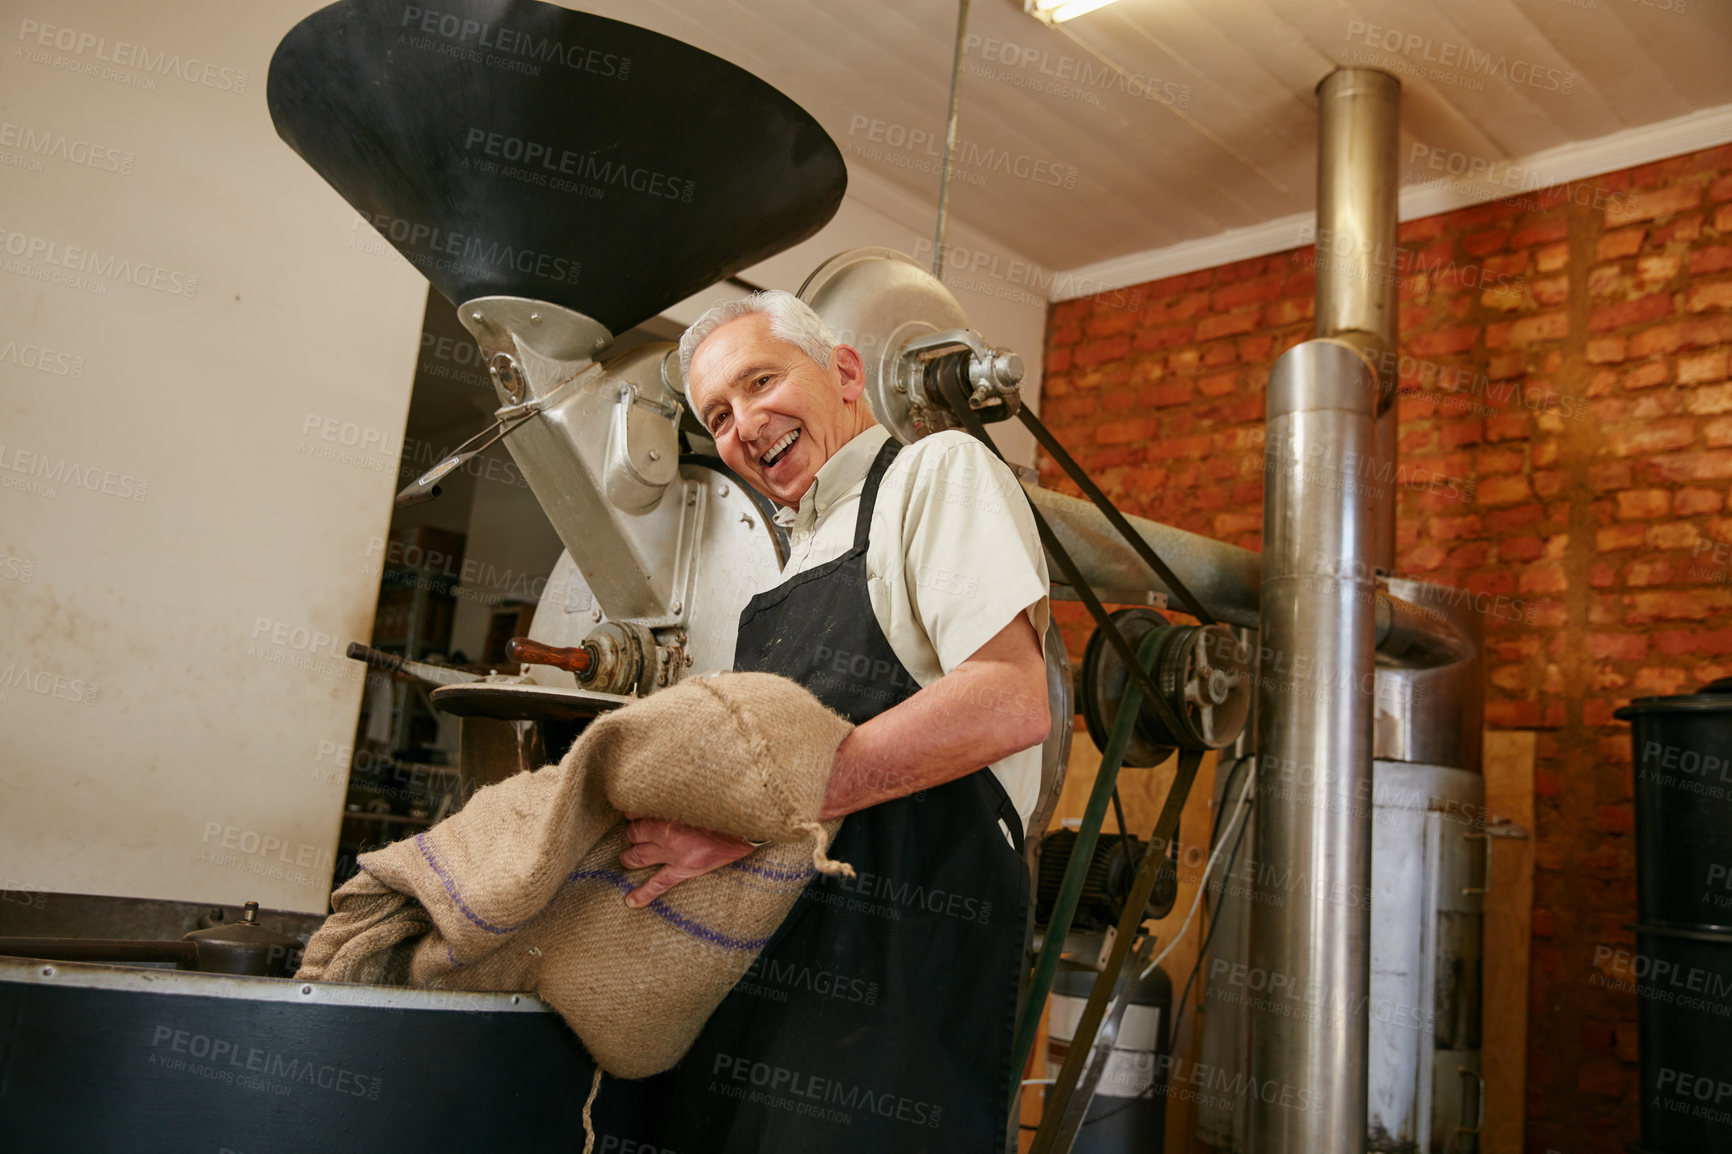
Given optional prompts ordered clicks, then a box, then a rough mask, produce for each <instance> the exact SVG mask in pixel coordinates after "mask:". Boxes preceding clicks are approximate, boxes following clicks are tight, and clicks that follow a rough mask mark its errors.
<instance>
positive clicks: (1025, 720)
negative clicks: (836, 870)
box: [820, 616, 1051, 819]
mask: <svg viewBox="0 0 1732 1154" xmlns="http://www.w3.org/2000/svg"><path fill="white" fill-rule="evenodd" d="M1019 623H1020V629H1019V628H1018V627H1017V626H1018V624H1019ZM1050 729H1051V717H1050V712H1049V710H1048V709H1047V701H1046V666H1045V661H1044V658H1043V657H1042V655H1041V651H1040V648H1039V645H1038V643H1037V642H1036V640H1035V636H1034V628H1033V627H1032V626H1031V625H1029V623H1028V619H1027V618H1026V617H1023V616H1019V617H1018V618H1017V621H1016V622H1013V623H1012V625H1011V626H1009V627H1007V628H1006V629H1005V631H1004V632H1003V633H1000V634H999V636H998V637H996V638H994V639H993V640H992V641H990V642H988V643H987V644H986V645H985V646H983V647H982V648H981V650H980V652H978V653H977V654H975V655H974V656H973V657H971V658H969V660H967V661H965V662H963V663H962V664H961V665H959V666H957V667H956V668H955V669H953V670H952V671H951V672H949V673H947V674H946V675H944V676H943V677H941V678H939V679H938V680H937V681H934V682H933V683H932V684H931V685H928V686H926V687H925V688H924V689H922V690H920V691H919V692H918V693H916V694H914V696H912V697H910V698H909V699H908V700H907V701H904V702H902V703H901V704H899V705H896V706H894V707H892V708H890V709H887V710H885V711H884V712H883V713H881V714H879V715H878V716H877V717H874V718H872V719H871V720H870V721H868V722H866V723H865V724H863V725H861V726H859V727H858V728H856V729H855V730H854V731H853V732H852V733H850V734H849V735H848V738H847V740H845V741H844V742H843V743H842V745H841V748H839V749H838V750H837V751H836V763H835V766H834V768H832V770H831V771H830V784H829V788H828V789H827V790H826V791H825V794H824V808H823V812H822V813H821V814H820V816H821V817H823V818H826V819H828V818H832V817H840V816H841V815H843V814H847V813H853V812H854V811H856V810H861V809H865V808H867V807H868V806H873V805H878V804H879V803H881V802H886V801H890V800H891V799H893V798H898V797H905V796H907V795H908V794H911V793H918V792H919V791H920V790H923V789H931V788H933V787H934V786H939V785H943V784H944V783H945V782H947V781H954V780H955V779H957V778H959V777H962V776H964V775H966V774H969V773H972V772H973V771H975V770H977V769H979V768H981V767H982V766H985V765H990V764H991V763H993V762H995V761H998V760H999V759H1000V758H1003V757H1008V756H1009V755H1010V754H1013V753H1017V752H1019V751H1021V750H1024V749H1027V748H1029V747H1030V746H1032V745H1036V744H1039V743H1040V742H1041V741H1043V740H1045V738H1046V736H1047V733H1048V732H1049V731H1050Z"/></svg>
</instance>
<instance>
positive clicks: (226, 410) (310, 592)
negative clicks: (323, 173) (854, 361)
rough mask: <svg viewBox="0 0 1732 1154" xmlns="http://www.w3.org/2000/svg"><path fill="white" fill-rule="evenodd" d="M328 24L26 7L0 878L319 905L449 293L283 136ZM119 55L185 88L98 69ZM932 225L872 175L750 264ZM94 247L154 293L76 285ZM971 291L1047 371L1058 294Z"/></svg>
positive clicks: (3, 536) (21, 21) (966, 233)
mask: <svg viewBox="0 0 1732 1154" xmlns="http://www.w3.org/2000/svg"><path fill="white" fill-rule="evenodd" d="M318 6H319V5H318V3H317V2H316V0H258V2H251V0H249V2H247V3H236V2H234V0H172V2H171V0H148V2H141V0H55V2H54V3H52V4H49V3H42V2H40V0H37V2H35V3H23V2H21V0H0V44H5V45H8V46H9V49H8V50H7V51H5V52H4V54H3V55H0V205H4V206H5V207H4V212H0V230H4V231H3V232H0V798H3V799H4V801H3V802H0V889H36V890H47V891H71V892H83V893H101V894H116V895H123V896H135V897H155V898H171V899H186V900H199V901H222V902H238V901H243V900H246V899H249V898H251V899H257V900H259V901H260V902H262V903H264V904H265V905H266V906H269V907H279V908H285V909H295V910H322V909H323V908H324V905H325V896H326V893H327V892H328V883H329V876H330V867H331V860H332V855H333V852H334V848H335V844H336V837H337V830H338V825H339V821H340V814H341V809H342V800H343V793H344V784H343V783H344V779H345V773H344V771H343V769H342V767H341V765H340V764H339V763H338V762H337V760H336V758H335V753H334V751H335V749H336V747H338V746H342V745H346V744H347V743H348V742H349V741H350V739H351V737H352V734H353V731H354V724H355V717H356V713H357V710H358V707H359V703H360V693H361V669H360V667H359V666H358V665H356V664H354V663H352V662H349V661H347V660H345V659H344V657H343V655H342V654H343V648H344V645H345V644H346V642H347V641H349V640H350V639H355V638H365V637H367V636H369V635H370V632H371V620H372V614H373V609H374V604H375V600H376V596H377V589H378V580H379V574H380V569H381V562H382V556H383V555H382V552H381V550H380V548H379V544H378V543H379V542H380V540H381V539H382V538H383V537H384V535H385V532H386V526H387V524H388V522H389V519H390V511H391V496H392V494H393V493H394V491H395V490H396V488H397V486H398V478H397V458H398V453H399V451H400V450H401V448H402V438H403V428H404V418H405V413H406V411H407V406H408V400H409V392H410V383H411V379H412V373H413V368H414V364H415V357H416V353H417V346H418V342H419V337H420V332H421V321H422V309H423V303H424V301H425V299H426V297H425V294H426V282H425V281H424V280H423V279H422V278H421V277H420V276H419V274H417V273H416V272H415V271H414V270H413V269H412V268H411V267H410V266H409V265H408V264H407V263H406V262H405V261H403V260H402V259H401V258H399V257H398V256H397V255H396V254H395V253H394V252H393V251H392V250H391V249H390V248H389V247H388V246H387V245H386V244H385V243H384V242H383V241H382V240H380V239H379V238H378V237H377V236H376V235H375V234H373V233H372V232H371V231H370V230H368V229H367V228H366V226H364V225H361V224H360V223H359V221H358V218H357V217H356V215H355V214H354V213H353V212H352V211H350V210H349V209H348V208H347V206H345V205H344V204H343V203H342V202H341V200H340V199H339V198H338V197H337V195H336V194H335V193H334V192H332V191H331V190H330V189H329V188H328V187H327V186H326V185H325V184H324V183H323V181H322V180H320V179H319V177H318V176H316V175H315V174H314V173H313V172H312V170H311V169H309V168H308V167H307V166H306V165H305V164H303V163H302V162H301V160H300V159H299V158H298V157H296V156H295V155H294V154H293V152H291V151H290V150H289V149H288V147H287V146H286V145H284V144H282V142H281V141H280V140H279V139H278V138H277V136H276V134H275V131H274V130H273V128H272V126H271V123H270V118H269V116H268V114H267V112H266V109H265V100H264V84H265V72H266V67H267V64H268V61H269V59H270V54H271V52H272V51H273V50H274V48H275V46H276V44H277V42H278V40H279V39H280V38H281V37H282V35H283V34H284V33H285V32H286V31H287V30H288V29H289V28H290V27H291V26H292V25H293V24H294V23H295V21H297V20H298V19H300V18H301V17H302V16H304V15H305V14H307V13H308V12H310V11H312V10H313V9H314V8H316V7H318ZM43 37H45V38H46V41H47V42H46V43H42V42H40V40H41V38H43ZM122 41H123V42H126V43H128V44H131V45H142V46H144V47H145V48H147V49H148V50H149V52H150V54H151V56H152V57H153V58H154V57H155V55H156V54H157V53H159V52H160V53H162V54H163V56H162V58H161V59H163V61H164V62H165V63H167V62H169V61H175V62H177V63H178V64H179V66H180V67H181V69H183V70H184V71H185V72H186V73H187V74H189V75H191V76H192V77H193V79H192V80H188V79H184V78H183V77H182V76H181V75H180V74H177V73H174V72H162V71H158V72H151V71H148V70H147V69H145V68H141V67H138V66H137V65H136V62H133V63H132V64H130V65H129V64H128V63H127V62H125V61H123V62H121V63H113V62H108V61H104V60H101V59H98V57H99V56H113V55H114V54H115V45H116V43H117V42H122ZM192 61H196V62H197V66H196V67H195V66H194V65H193V64H192V63H191V62H192ZM205 65H211V66H212V67H211V68H209V69H207V68H206V67H205ZM44 141H46V143H45V144H44V143H43V142H44ZM32 144H36V145H40V147H41V149H42V150H41V151H32V150H31V149H32ZM81 161H82V163H81ZM932 223H933V221H932V208H931V206H930V205H927V204H924V203H920V202H918V201H917V200H916V199H915V198H911V197H908V196H907V195H906V194H904V193H902V192H900V191H898V190H896V189H894V188H891V187H889V186H887V185H885V184H883V182H880V181H873V180H868V179H861V180H857V181H856V184H855V187H854V188H853V189H852V190H851V193H850V196H849V199H848V201H847V202H845V204H844V206H843V209H842V211H841V212H840V213H839V214H838V216H837V218H836V220H835V221H833V222H832V223H831V225H830V226H828V227H827V228H826V229H825V230H824V231H823V233H821V234H820V235H819V236H818V237H816V238H814V239H813V240H811V241H808V242H806V243H805V244H803V245H800V246H798V247H797V248H796V249H794V250H792V251H791V252H789V253H786V254H783V255H782V256H779V257H777V258H775V259H774V260H771V261H767V262H765V263H764V264H762V265H760V266H758V267H756V268H754V269H750V270H747V271H746V272H745V273H744V274H743V275H745V276H746V277H747V278H748V279H750V280H753V281H754V282H755V283H759V284H765V285H770V286H774V287H783V288H788V289H796V288H798V287H799V284H800V282H801V281H802V280H804V279H805V276H806V274H807V273H809V272H810V271H811V270H812V269H813V268H814V267H816V265H817V264H818V263H819V262H820V261H822V260H823V259H824V258H826V257H828V256H830V255H831V254H833V253H835V252H837V251H840V250H842V249H845V248H851V247H855V246H857V245H865V244H871V245H885V246H888V247H893V248H898V249H902V250H905V251H906V250H917V249H918V248H919V246H920V244H921V242H922V240H923V239H925V238H929V237H930V236H931V230H932ZM952 240H953V242H954V243H955V244H957V245H960V246H965V247H966V248H967V250H968V251H969V252H970V254H972V253H975V252H980V253H987V252H991V253H992V254H993V255H994V256H995V257H996V258H997V259H999V260H1001V261H1004V262H1009V261H1014V260H1015V259H1017V257H1016V255H1015V254H1014V253H1010V252H1008V250H1004V249H1003V248H1002V246H996V245H994V244H992V243H991V242H990V241H988V240H986V239H985V238H982V237H980V236H978V235H976V234H974V233H972V231H971V230H969V229H968V228H967V226H966V225H965V224H963V223H962V222H953V223H952ZM75 248H76V249H77V250H80V251H77V252H75V251H74V249H75ZM90 254H94V260H95V262H96V263H97V264H98V265H99V266H100V265H103V264H107V263H108V262H109V261H110V258H115V260H116V261H122V260H123V261H126V262H129V263H128V265H126V266H124V268H130V269H131V270H134V275H135V276H136V279H137V281H139V282H141V283H133V282H132V281H129V280H128V279H126V274H125V272H124V271H122V272H120V276H119V277H118V279H116V278H110V277H105V276H103V275H102V274H101V272H100V271H97V272H92V271H84V272H80V273H77V274H76V276H74V275H72V274H71V273H70V272H69V270H68V268H67V267H65V266H67V265H73V266H78V265H80V263H81V262H84V261H87V260H89V259H92V258H91V257H90ZM971 259H972V256H971ZM110 267H111V268H113V269H114V270H117V271H119V270H122V268H123V266H121V265H119V264H118V263H116V264H113V265H111V266H110ZM997 267H998V268H999V269H1002V268H1004V267H1005V266H1004V265H1003V264H1001V265H999V266H997ZM80 278H81V279H80ZM195 278H196V281H195ZM970 283H971V284H974V285H976V286H977V288H978V291H975V290H971V289H968V288H962V289H960V290H959V291H958V293H957V295H958V298H959V300H960V301H961V302H962V304H963V306H964V308H965V309H966V310H967V311H968V313H969V315H970V318H971V320H972V322H973V324H974V325H975V327H976V328H978V329H979V330H981V331H982V332H983V333H985V334H986V336H987V337H988V338H989V339H991V340H993V341H995V342H997V343H1000V344H1005V345H1009V346H1011V347H1013V348H1015V349H1017V350H1019V351H1021V352H1022V353H1023V355H1024V357H1025V358H1026V360H1027V362H1028V364H1029V367H1030V370H1031V377H1033V376H1037V375H1038V368H1039V361H1040V353H1041V348H1042V342H1043V337H1044V324H1045V306H1044V303H1043V302H1040V301H1039V300H1037V299H1036V298H1035V297H1034V296H1032V295H1030V294H1025V293H1022V292H1021V290H1020V289H1019V288H1018V287H1017V286H1016V285H1015V283H1014V278H1012V279H1010V280H1007V279H1005V278H1004V277H1003V276H1002V275H998V276H996V277H994V276H993V275H992V274H990V273H989V274H987V275H986V276H985V277H974V278H971V279H970ZM195 285H196V287H195ZM702 297H703V294H700V298H702ZM707 303H709V301H708V299H699V300H697V301H696V302H695V303H694V302H687V304H686V305H683V306H681V307H680V308H677V309H674V310H671V312H670V315H672V316H673V317H674V319H677V320H681V321H682V322H689V321H690V320H691V319H692V318H693V317H695V315H696V312H697V311H698V310H699V309H701V307H702V305H704V304H707ZM1032 383H1033V382H1032V381H1031V384H1032ZM1030 392H1031V393H1032V392H1033V389H1032V388H1031V390H1030ZM1006 434H1007V435H1006V437H1005V438H1004V443H1005V444H1006V447H1007V451H1008V452H1009V453H1010V454H1011V456H1012V457H1013V459H1016V460H1020V461H1022V462H1024V463H1027V462H1030V461H1031V460H1032V456H1033V453H1032V449H1031V447H1030V446H1029V444H1028V441H1027V438H1026V437H1025V436H1024V435H1023V434H1022V433H1021V432H1020V429H1011V428H1008V427H1007V428H1006ZM495 496H498V495H497V494H495ZM487 504H488V503H487V502H485V501H478V502H477V507H476V516H477V517H481V516H483V515H489V516H491V517H492V518H494V521H493V525H494V527H495V528H496V529H498V530H500V531H503V532H509V531H510V527H511V524H512V522H511V520H510V518H508V517H505V516H504V514H503V511H502V510H499V509H492V508H491V507H490V506H489V507H488V508H483V506H484V505H487ZM519 512H522V511H521V510H519ZM483 537H485V534H484V533H481V532H479V526H478V525H477V524H476V523H475V522H474V521H473V520H472V523H471V539H472V544H473V545H474V546H477V547H487V551H488V552H490V553H491V552H495V551H497V549H498V548H503V544H502V543H500V542H493V543H492V547H488V546H489V543H488V542H487V541H485V540H483V539H482V538H483ZM524 544H525V545H526V546H528V548H529V549H530V550H531V551H534V550H538V549H542V548H544V543H543V544H531V543H530V542H528V541H525V542H524ZM507 552H509V550H507ZM465 624H468V623H467V622H466V623H465Z"/></svg>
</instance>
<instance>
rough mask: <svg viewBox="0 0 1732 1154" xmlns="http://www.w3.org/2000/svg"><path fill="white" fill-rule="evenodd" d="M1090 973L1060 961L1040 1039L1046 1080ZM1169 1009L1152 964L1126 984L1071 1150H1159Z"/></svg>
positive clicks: (1059, 1060)
mask: <svg viewBox="0 0 1732 1154" xmlns="http://www.w3.org/2000/svg"><path fill="white" fill-rule="evenodd" d="M1097 976H1098V975H1097V974H1096V973H1095V972H1094V971H1093V970H1086V969H1071V968H1068V967H1067V968H1064V969H1061V970H1059V972H1058V974H1057V975H1056V976H1055V977H1054V978H1053V983H1052V1000H1051V1003H1050V1007H1051V1008H1050V1012H1049V1017H1048V1019H1047V1042H1046V1076H1047V1077H1049V1078H1056V1077H1058V1073H1059V1069H1060V1067H1062V1066H1063V1065H1064V1059H1065V1055H1066V1054H1067V1053H1068V1052H1069V1050H1070V1042H1071V1037H1072V1035H1074V1034H1075V1032H1076V1025H1077V1022H1078V1020H1079V1019H1081V1017H1082V1013H1083V1007H1084V1006H1085V1005H1087V1004H1088V999H1089V991H1090V990H1091V989H1093V988H1094V984H1095V978H1096V977H1097ZM1129 978H1130V975H1126V976H1125V977H1121V978H1120V979H1119V984H1118V987H1117V989H1116V990H1115V992H1118V991H1122V990H1123V989H1124V986H1125V982H1126V981H1127V980H1128V979H1129ZM1172 1009H1173V983H1172V981H1171V980H1170V979H1169V978H1168V977H1167V973H1166V971H1165V970H1162V969H1160V968H1159V967H1156V968H1155V969H1154V971H1153V972H1151V973H1150V974H1149V976H1148V977H1146V978H1143V979H1141V980H1140V981H1133V982H1132V985H1131V990H1130V1004H1129V1005H1128V1006H1126V1007H1125V1019H1124V1022H1123V1024H1121V1025H1120V1027H1119V1035H1118V1038H1117V1040H1116V1042H1115V1043H1114V1045H1113V1052H1112V1057H1110V1058H1108V1059H1107V1066H1106V1069H1105V1070H1104V1071H1102V1073H1101V1080H1100V1085H1099V1086H1098V1087H1097V1089H1096V1090H1095V1099H1094V1101H1093V1102H1091V1103H1090V1104H1089V1112H1088V1115H1087V1116H1086V1118H1085V1119H1084V1121H1083V1124H1082V1129H1080V1130H1079V1131H1077V1138H1076V1145H1074V1146H1072V1147H1071V1150H1072V1152H1073V1154H1130V1152H1131V1151H1135V1152H1136V1154H1157V1152H1158V1151H1160V1150H1161V1148H1162V1144H1163V1136H1164V1133H1165V1128H1166V1118H1167V1095H1166V1087H1167V1075H1168V1073H1169V1072H1170V1071H1167V1070H1165V1069H1163V1068H1162V1065H1161V1057H1162V1056H1163V1055H1164V1054H1166V1053H1167V1049H1168V1045H1167V1042H1168V1039H1167V1034H1168V1032H1169V1031H1168V1027H1167V1022H1168V1019H1169V1018H1170V1017H1171V1015H1172Z"/></svg>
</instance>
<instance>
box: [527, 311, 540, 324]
mask: <svg viewBox="0 0 1732 1154" xmlns="http://www.w3.org/2000/svg"><path fill="white" fill-rule="evenodd" d="M529 323H530V324H532V325H538V324H540V323H541V314H540V313H530V314H529Z"/></svg>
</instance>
